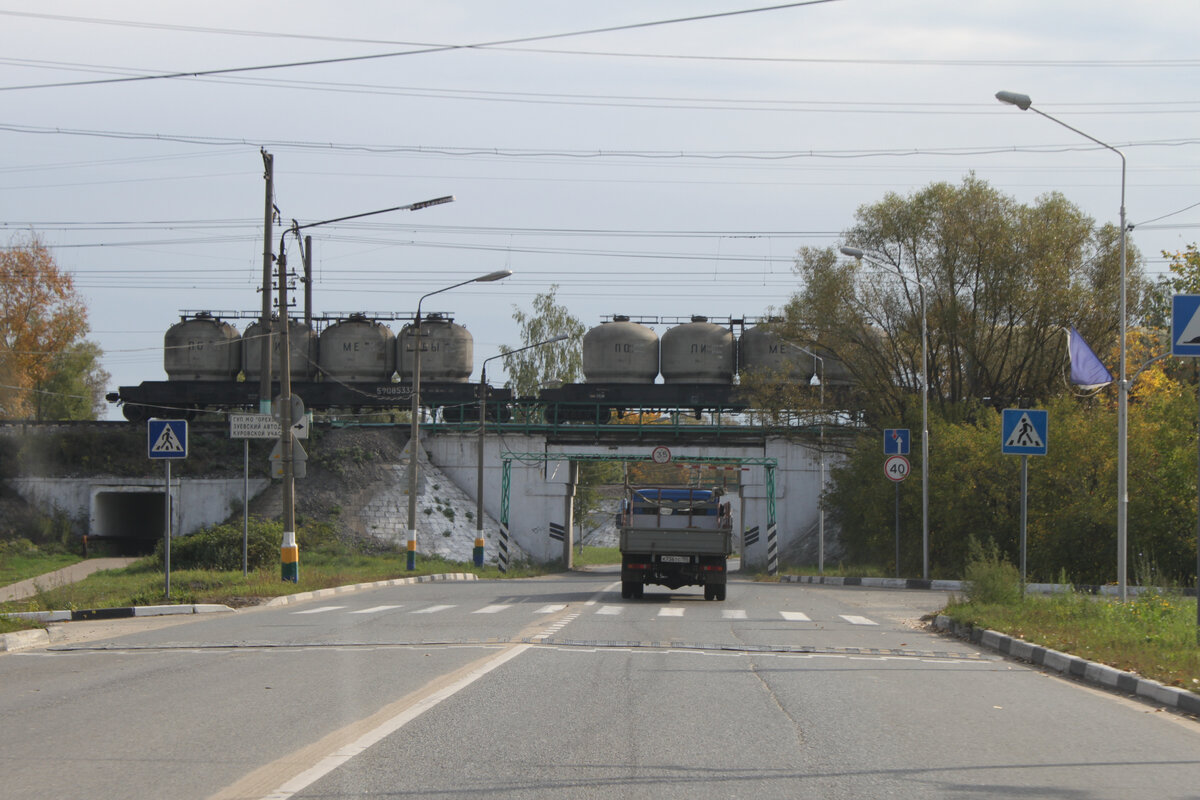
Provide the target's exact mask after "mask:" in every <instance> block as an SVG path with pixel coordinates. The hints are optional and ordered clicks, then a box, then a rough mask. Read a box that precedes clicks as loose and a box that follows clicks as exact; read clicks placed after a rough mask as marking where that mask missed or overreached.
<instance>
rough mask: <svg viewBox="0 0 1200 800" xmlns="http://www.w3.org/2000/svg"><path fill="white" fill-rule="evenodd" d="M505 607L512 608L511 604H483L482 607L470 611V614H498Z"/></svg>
mask: <svg viewBox="0 0 1200 800" xmlns="http://www.w3.org/2000/svg"><path fill="white" fill-rule="evenodd" d="M506 608H512V606H511V605H507V606H506V605H494V606H484V607H483V608H481V609H479V610H478V611H472V612H471V613H472V614H499V613H500V612H501V611H503V610H504V609H506Z"/></svg>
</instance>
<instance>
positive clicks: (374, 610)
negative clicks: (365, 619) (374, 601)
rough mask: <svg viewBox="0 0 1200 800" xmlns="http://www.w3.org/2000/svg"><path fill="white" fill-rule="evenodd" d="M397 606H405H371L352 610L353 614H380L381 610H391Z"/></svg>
mask: <svg viewBox="0 0 1200 800" xmlns="http://www.w3.org/2000/svg"><path fill="white" fill-rule="evenodd" d="M395 608H403V606H371V607H370V608H360V609H359V610H358V611H351V612H350V613H351V614H378V613H379V612H381V611H391V610H392V609H395Z"/></svg>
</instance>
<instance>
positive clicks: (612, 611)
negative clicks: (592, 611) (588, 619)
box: [596, 606, 625, 616]
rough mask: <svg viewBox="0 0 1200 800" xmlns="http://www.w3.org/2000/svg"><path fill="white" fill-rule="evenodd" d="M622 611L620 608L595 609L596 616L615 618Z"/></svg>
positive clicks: (603, 607)
mask: <svg viewBox="0 0 1200 800" xmlns="http://www.w3.org/2000/svg"><path fill="white" fill-rule="evenodd" d="M624 610H625V609H623V608H621V607H620V606H600V608H598V609H596V613H597V614H607V615H609V616H616V615H617V614H620V613H621V612H622V611H624Z"/></svg>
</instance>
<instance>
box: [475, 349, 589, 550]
mask: <svg viewBox="0 0 1200 800" xmlns="http://www.w3.org/2000/svg"><path fill="white" fill-rule="evenodd" d="M570 338H571V337H570V336H568V335H567V334H565V333H560V334H559V335H558V336H555V337H552V338H550V339H546V340H545V341H541V342H534V343H533V344H527V345H525V346H524V347H518V348H517V349H516V350H509V351H508V352H507V353H501V354H500V355H498V356H492V357H491V358H485V359H484V360H483V364H482V365H481V366H480V368H479V441H478V443H477V450H476V454H477V455H478V460H477V465H476V467H477V468H476V471H475V553H474V555H475V566H477V567H482V566H483V546H484V543H483V435H484V428H483V425H484V421H485V418H486V417H485V415H486V413H487V364H488V362H489V361H495V360H496V359H497V358H505V357H507V356H511V355H513V354H515V353H520V352H521V351H522V350H530V349H532V348H534V347H541V346H542V345H544V344H553V343H554V342H561V341H563V340H564V339H570Z"/></svg>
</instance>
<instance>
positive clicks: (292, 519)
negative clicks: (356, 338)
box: [279, 223, 300, 583]
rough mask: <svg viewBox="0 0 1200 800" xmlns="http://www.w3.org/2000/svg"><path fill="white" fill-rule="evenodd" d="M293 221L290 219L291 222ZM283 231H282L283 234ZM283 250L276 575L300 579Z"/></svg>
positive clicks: (282, 254)
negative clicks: (279, 517)
mask: <svg viewBox="0 0 1200 800" xmlns="http://www.w3.org/2000/svg"><path fill="white" fill-rule="evenodd" d="M294 224H295V223H293V225H294ZM286 235H287V231H284V236H286ZM287 277H288V276H287V250H285V249H284V243H283V237H282V236H281V237H280V242H279V322H280V324H281V325H282V326H283V330H282V332H281V334H280V336H281V340H280V343H279V353H280V355H279V451H280V461H282V462H283V463H282V464H281V465H280V466H281V467H282V468H283V544H282V546H281V547H280V551H279V554H280V575H281V577H282V578H283V580H285V581H291V582H292V583H298V582H299V581H300V547H299V546H298V545H297V544H296V473H295V463H294V461H293V453H294V451H295V448H294V447H293V440H292V423H293V421H294V420H293V419H292V364H291V361H292V354H291V341H290V336H289V333H288V328H289V327H290V322H291V320H290V319H289V317H288V299H287Z"/></svg>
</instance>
